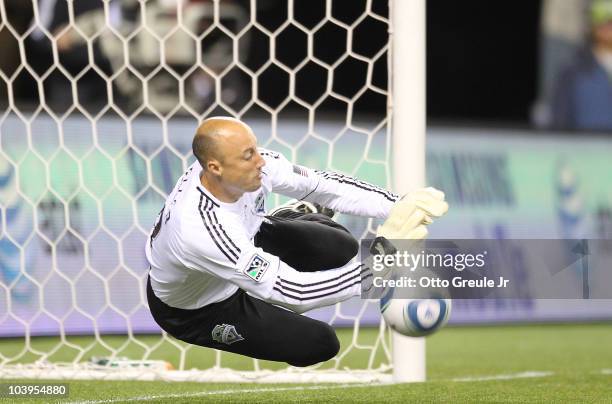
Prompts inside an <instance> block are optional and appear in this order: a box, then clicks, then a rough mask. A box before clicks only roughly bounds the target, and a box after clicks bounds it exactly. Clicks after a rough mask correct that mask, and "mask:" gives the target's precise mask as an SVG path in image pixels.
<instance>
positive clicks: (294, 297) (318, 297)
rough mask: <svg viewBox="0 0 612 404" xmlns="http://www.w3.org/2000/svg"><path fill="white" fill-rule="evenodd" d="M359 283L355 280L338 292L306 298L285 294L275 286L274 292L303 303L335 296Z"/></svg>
mask: <svg viewBox="0 0 612 404" xmlns="http://www.w3.org/2000/svg"><path fill="white" fill-rule="evenodd" d="M360 283H361V280H357V281H355V282H353V283H352V284H348V285H346V286H344V287H342V288H340V289H338V290H334V291H331V292H328V293H324V294H321V295H317V296H308V297H302V296H295V295H292V294H290V293H287V292H285V291H283V290H281V289H279V288H277V287H276V285H275V286H274V290H275V291H277V292H278V293H280V294H281V295H283V296H287V297H290V298H292V299H295V300H299V301H300V302H303V301H306V300H312V299H320V298H322V297H327V296H331V295H333V294H336V293H339V292H342V291H343V290H346V289H348V288H351V287H353V286H355V285H359V284H360Z"/></svg>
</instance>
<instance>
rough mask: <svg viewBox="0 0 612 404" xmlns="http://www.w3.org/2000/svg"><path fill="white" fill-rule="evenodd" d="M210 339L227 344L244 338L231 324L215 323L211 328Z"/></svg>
mask: <svg viewBox="0 0 612 404" xmlns="http://www.w3.org/2000/svg"><path fill="white" fill-rule="evenodd" d="M212 339H213V340H215V341H217V342H220V343H222V344H227V345H230V344H233V343H234V342H238V341H242V340H244V338H243V337H242V335H240V334H238V331H236V327H234V326H233V325H231V324H217V325H216V326H215V328H213V330H212Z"/></svg>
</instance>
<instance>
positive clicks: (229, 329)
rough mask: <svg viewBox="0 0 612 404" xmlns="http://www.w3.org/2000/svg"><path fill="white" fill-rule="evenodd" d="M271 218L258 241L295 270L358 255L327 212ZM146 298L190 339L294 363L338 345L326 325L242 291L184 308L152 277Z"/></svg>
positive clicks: (323, 356)
mask: <svg viewBox="0 0 612 404" xmlns="http://www.w3.org/2000/svg"><path fill="white" fill-rule="evenodd" d="M268 219H269V220H270V222H269V223H268V222H264V223H262V226H261V228H260V231H259V233H258V234H257V235H256V237H255V245H257V246H258V247H261V248H262V249H263V250H264V251H266V252H269V253H271V254H274V255H277V256H278V257H280V258H281V260H283V261H284V262H285V263H287V264H289V265H291V266H292V267H293V268H295V269H296V270H299V271H321V270H326V269H331V268H337V267H339V266H342V265H344V264H346V263H347V262H348V261H350V259H352V258H353V257H354V256H355V255H356V254H357V251H358V247H359V244H358V242H357V240H355V238H354V237H353V236H352V235H351V234H350V233H349V232H348V230H346V229H345V228H344V227H342V226H341V225H339V224H337V223H336V222H334V221H332V220H331V219H329V218H328V217H327V216H324V215H319V214H307V215H304V216H302V217H299V218H296V219H285V218H275V217H270V218H268ZM147 298H148V301H149V308H150V310H151V313H152V315H153V318H154V319H155V321H156V322H157V324H159V326H160V327H161V328H162V329H163V330H165V331H166V332H167V333H168V334H170V335H172V336H173V337H175V338H177V339H179V340H182V341H185V342H188V343H190V344H195V345H199V346H203V347H209V348H214V349H219V350H222V351H227V352H233V353H238V354H241V355H246V356H249V357H251V358H257V359H265V360H271V361H280V362H287V363H289V364H290V365H293V366H309V365H314V364H316V363H319V362H323V361H326V360H329V359H331V358H333V357H334V356H335V355H336V354H337V353H338V350H339V349H340V344H339V342H338V338H337V337H336V334H335V332H334V330H333V328H332V327H330V326H329V325H328V324H326V323H324V322H322V321H318V320H314V319H311V318H309V317H306V316H302V315H299V314H296V313H294V312H292V311H289V310H285V309H283V308H280V307H277V306H274V305H272V304H270V303H266V302H264V301H262V300H260V299H257V298H254V297H252V296H249V295H248V294H247V293H246V292H245V291H243V290H238V291H237V292H236V293H234V294H233V295H232V296H231V297H229V298H228V299H226V300H223V301H221V302H218V303H213V304H210V305H207V306H204V307H202V308H199V309H193V310H186V309H179V308H175V307H171V306H168V305H167V304H165V303H164V302H162V301H161V300H160V299H159V298H157V296H155V294H154V293H153V290H152V289H151V283H150V281H148V282H147Z"/></svg>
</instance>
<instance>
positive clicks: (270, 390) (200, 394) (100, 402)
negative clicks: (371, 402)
mask: <svg viewBox="0 0 612 404" xmlns="http://www.w3.org/2000/svg"><path fill="white" fill-rule="evenodd" d="M372 386H383V384H377V383H364V384H326V385H314V386H295V387H268V388H260V389H232V390H216V391H215V390H213V391H200V392H193V393H183V394H163V395H157V396H138V397H125V398H117V399H110V400H87V401H70V402H67V403H66V404H106V403H119V402H130V401H148V400H159V399H163V398H190V397H206V396H221V395H230V394H245V393H277V392H283V391H313V390H329V389H338V388H341V389H346V388H352V387H356V388H360V387H372Z"/></svg>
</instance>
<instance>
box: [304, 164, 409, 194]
mask: <svg viewBox="0 0 612 404" xmlns="http://www.w3.org/2000/svg"><path fill="white" fill-rule="evenodd" d="M315 173H316V174H318V175H320V176H321V177H323V178H325V179H328V180H331V181H336V182H339V183H341V184H348V185H352V186H354V187H356V188H360V189H363V190H365V191H369V192H374V193H377V194H380V195H382V196H384V197H385V198H386V199H387V200H389V201H391V202H395V201H397V199H398V198H399V196H398V195H395V194H393V193H392V192H389V191H387V190H386V189H384V188H380V187H378V186H376V185H373V184H369V183H367V182H364V181H359V180H357V179H355V178H353V177H349V176H347V175H343V174H339V173H334V172H329V171H321V170H315Z"/></svg>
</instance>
